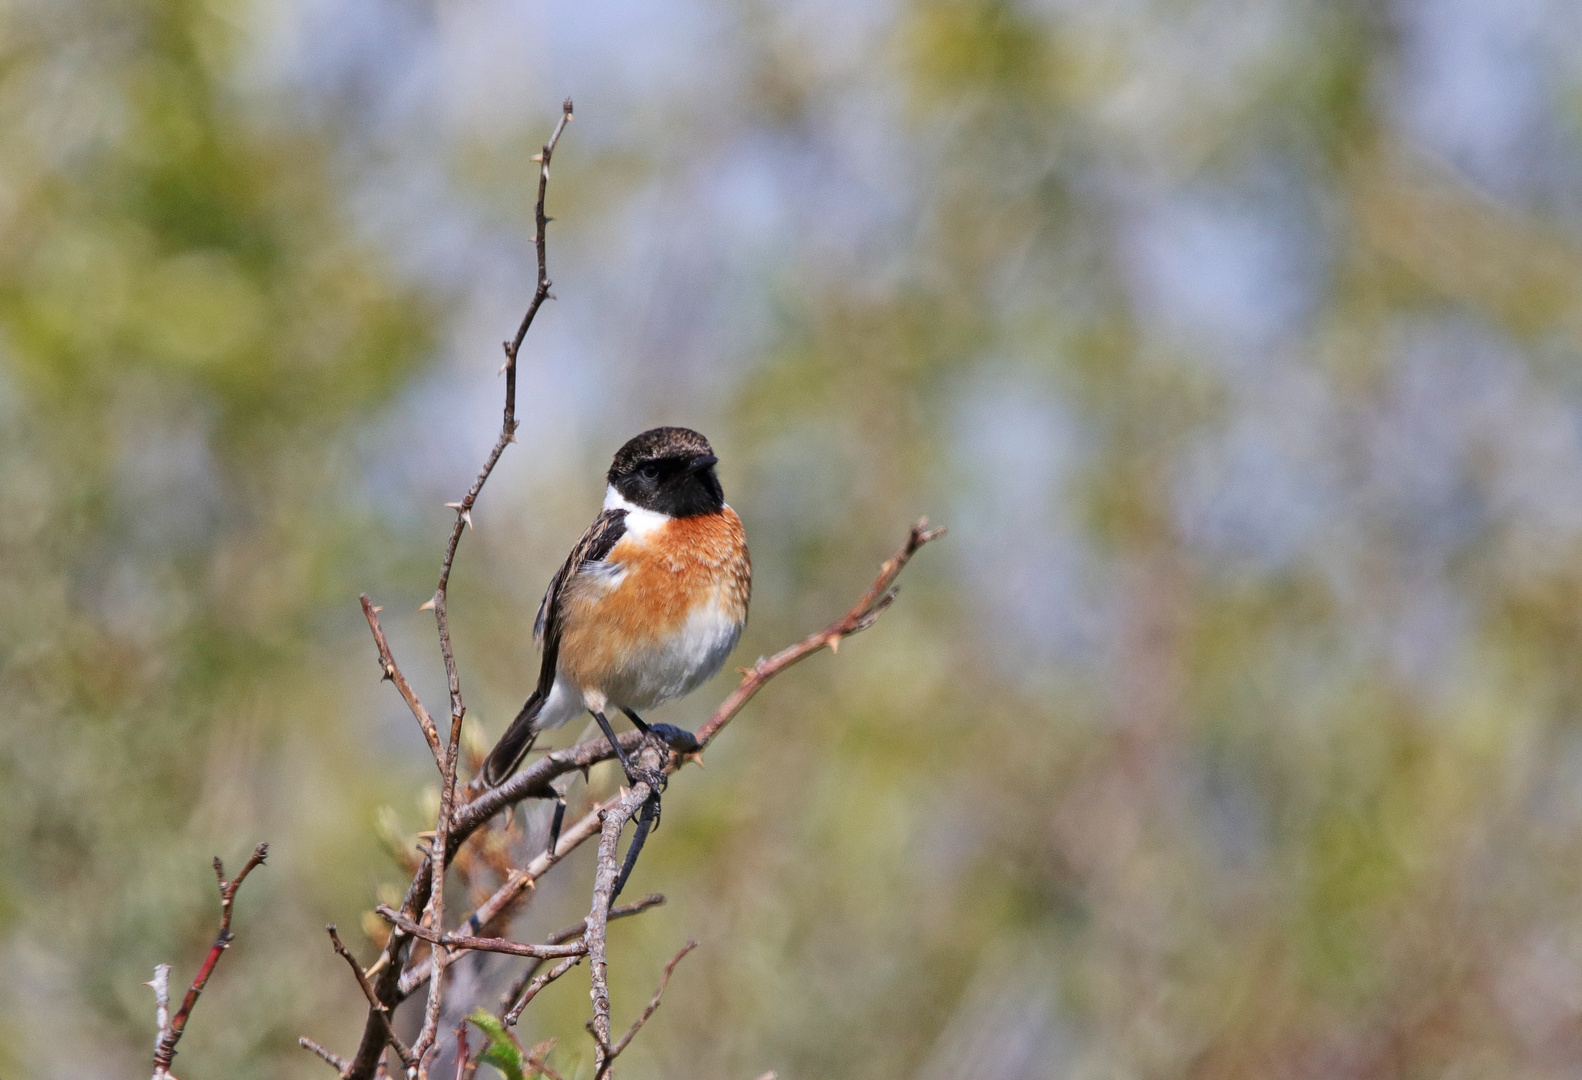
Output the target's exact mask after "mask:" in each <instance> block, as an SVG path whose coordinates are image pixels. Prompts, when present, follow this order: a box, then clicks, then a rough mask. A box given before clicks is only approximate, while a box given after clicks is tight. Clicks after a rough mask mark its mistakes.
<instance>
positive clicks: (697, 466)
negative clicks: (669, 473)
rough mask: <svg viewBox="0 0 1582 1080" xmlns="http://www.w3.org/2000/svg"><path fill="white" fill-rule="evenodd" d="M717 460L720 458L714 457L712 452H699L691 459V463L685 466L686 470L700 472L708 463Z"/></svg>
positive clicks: (713, 462) (714, 462)
mask: <svg viewBox="0 0 1582 1080" xmlns="http://www.w3.org/2000/svg"><path fill="white" fill-rule="evenodd" d="M719 460H720V459H719V458H717V457H715V456H714V455H713V454H699V455H698V456H697V457H695V458H693V459H692V464H690V465H688V466H687V471H688V472H702V471H703V470H704V469H707V468H708V467H709V466H710V465H716V464H718V463H719Z"/></svg>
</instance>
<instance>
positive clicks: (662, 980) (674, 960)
mask: <svg viewBox="0 0 1582 1080" xmlns="http://www.w3.org/2000/svg"><path fill="white" fill-rule="evenodd" d="M697 947H698V943H697V942H696V941H691V940H688V942H687V943H686V944H685V945H683V946H681V951H680V952H678V953H676V955H674V956H672V957H671V958H670V963H668V964H666V965H665V973H664V974H663V975H661V976H659V989H657V990H655V991H654V996H653V997H652V998H650V999H649V1000H648V1008H646V1009H644V1010H643V1015H641V1016H639V1017H638V1018H637V1019H636V1020H633V1021H632V1026H631V1027H629V1028H627V1029H626V1034H625V1035H622V1036H621V1039H620V1041H619V1042H617V1043H616V1044H615V1045H614V1046H612V1047H611V1048H610V1060H612V1061H613V1060H615V1059H616V1058H618V1057H620V1056H621V1051H622V1050H625V1049H626V1048H627V1046H629V1045H630V1044H631V1041H632V1039H633V1038H634V1037H636V1035H637V1033H638V1032H639V1031H641V1030H642V1029H643V1025H644V1024H646V1023H648V1018H649V1017H651V1016H653V1015H654V1013H655V1012H657V1011H658V1010H659V999H660V997H661V996H663V994H664V992H665V987H667V986H669V985H670V975H671V973H672V972H673V971H675V970H676V965H677V964H679V963H681V960H682V957H684V956H686V955H687V953H689V952H691V951H692V950H693V949H696V948H697Z"/></svg>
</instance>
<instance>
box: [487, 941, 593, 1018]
mask: <svg viewBox="0 0 1582 1080" xmlns="http://www.w3.org/2000/svg"><path fill="white" fill-rule="evenodd" d="M586 955H587V952H586V950H584V951H583V952H582V953H579V954H578V955H576V956H568V957H566V959H564V960H562V961H561V962H560V963H558V964H556V965H555V966H554V967H552V968H550V969H549V970H548V971H546V972H544V974H542V975H540V976H538V978H536V979H534V980H532V981H531V982H529V983H528V984H527V986H526V987H525V988H523V989H522V990H519V991H518V993H520V994H521V995H522V996H521V997H520V998H519V999H518V1000H517V1002H516V1004H515V1005H513V1006H512V1007H511V1011H510V1012H508V1013H506V1014H505V1015H504V1016H503V1017H501V1019H502V1020H503V1021H504V1022H505V1025H506V1026H507V1027H513V1026H515V1024H516V1022H517V1021H518V1020H520V1019H521V1018H522V1010H523V1009H525V1008H527V1003H528V1002H530V1001H532V1000H533V999H534V998H536V997H537V996H538V992H539V991H540V990H542V989H544V987H546V986H548V985H549V984H550V983H552V982H554V981H555V980H556V979H558V978H560V977H561V976H562V975H564V974H565V973H566V972H568V971H570V970H571V969H572V968H574V967H576V966H577V965H578V964H580V963H582V958H583V957H584V956H586Z"/></svg>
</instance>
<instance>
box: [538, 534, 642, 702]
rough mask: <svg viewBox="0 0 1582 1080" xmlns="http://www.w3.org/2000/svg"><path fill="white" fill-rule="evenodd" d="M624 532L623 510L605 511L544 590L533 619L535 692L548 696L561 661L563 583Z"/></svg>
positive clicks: (595, 560)
mask: <svg viewBox="0 0 1582 1080" xmlns="http://www.w3.org/2000/svg"><path fill="white" fill-rule="evenodd" d="M625 534H626V511H625V510H606V511H604V512H603V513H601V514H600V515H599V516H598V517H597V518H595V519H594V521H593V524H592V525H589V526H588V531H587V532H585V533H583V534H582V539H581V540H578V541H577V546H576V547H574V548H572V549H571V554H570V555H568V556H566V561H565V562H564V563H563V564H561V567H560V569H559V570H558V571H557V572H556V573H555V577H554V579H553V580H551V581H550V583H549V588H548V589H547V590H545V592H544V599H543V602H542V603H540V604H539V605H538V618H537V619H535V620H534V621H533V640H534V641H536V642H537V643H538V646H539V648H541V649H543V650H544V662H543V664H542V665H541V666H540V667H539V670H538V692H539V693H540V694H543V695H546V696H547V695H548V694H549V690H550V687H552V686H554V685H555V666H556V665H557V664H558V663H559V661H560V618H561V611H560V602H561V597H562V596H563V595H564V594H565V591H566V583H567V582H568V581H570V580H571V579H572V578H574V577H576V576H577V575H578V574H581V573H586V572H587V571H589V570H591V569H593V566H592V565H591V564H595V563H599V562H601V561H602V560H603V559H604V557H605V556H606V555H608V554H609V553H610V549H611V548H613V547H615V544H616V541H618V540H620V538H621V537H622V536H624V535H625Z"/></svg>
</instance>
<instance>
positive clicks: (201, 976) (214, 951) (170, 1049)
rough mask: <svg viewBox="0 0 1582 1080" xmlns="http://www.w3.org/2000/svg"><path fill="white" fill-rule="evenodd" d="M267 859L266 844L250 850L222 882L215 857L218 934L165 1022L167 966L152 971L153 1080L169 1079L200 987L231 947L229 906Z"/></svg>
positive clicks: (222, 866) (221, 869)
mask: <svg viewBox="0 0 1582 1080" xmlns="http://www.w3.org/2000/svg"><path fill="white" fill-rule="evenodd" d="M268 857H269V845H268V844H259V845H258V846H257V847H256V848H254V849H253V854H252V856H251V857H250V858H248V860H247V864H246V865H245V866H243V867H242V872H241V873H239V874H237V875H236V878H235V880H233V881H226V880H225V864H224V863H222V862H220V857H219V856H218V855H216V856H215V857H214V876H215V877H216V878H217V879H219V882H220V932H219V934H218V935H217V936H216V937H215V939H214V944H213V945H211V946H209V955H208V956H206V957H204V959H203V965H202V966H201V967H199V968H198V973H197V975H195V976H193V979H192V985H191V986H189V987H188V988H187V995H186V997H184V998H182V1001H181V1008H180V1009H178V1010H176V1015H175V1016H173V1017H170V1018H169V1020H168V1021H167V1020H166V1016H167V1015H168V1013H169V1006H170V965H169V964H160V965H159V966H158V967H156V968H155V969H154V981H153V982H152V983H150V984H149V985H150V986H152V987H153V988H154V1001H155V1015H156V1018H157V1019H158V1021H159V1039H158V1041H157V1042H155V1044H154V1080H167V1078H169V1077H170V1063H171V1062H172V1061H174V1060H175V1059H176V1043H178V1042H180V1041H181V1033H182V1031H184V1030H185V1029H186V1027H187V1020H188V1018H189V1017H191V1016H192V1007H193V1006H194V1005H196V1004H197V1003H198V995H199V994H202V993H203V988H204V987H205V986H207V985H208V984H209V976H210V975H212V974H214V966H215V965H216V964H218V963H219V962H220V954H221V953H223V952H225V950H226V949H228V948H230V946H231V940H232V934H231V905H232V903H233V901H235V899H236V890H238V889H240V888H241V887H242V882H244V881H246V880H247V875H248V874H251V873H252V872H253V867H255V866H260V865H262V864H263V861H264V860H265V859H266V858H268Z"/></svg>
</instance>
